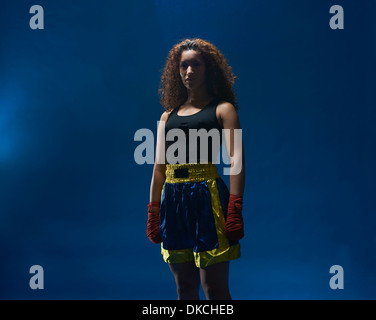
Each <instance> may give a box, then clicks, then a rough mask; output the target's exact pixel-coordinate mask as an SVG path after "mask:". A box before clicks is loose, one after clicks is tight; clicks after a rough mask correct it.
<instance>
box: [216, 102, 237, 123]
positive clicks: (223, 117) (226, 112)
mask: <svg viewBox="0 0 376 320" xmlns="http://www.w3.org/2000/svg"><path fill="white" fill-rule="evenodd" d="M216 113H217V118H218V120H219V121H220V123H221V124H222V126H223V127H228V126H230V127H233V126H235V127H239V126H240V124H239V117H238V112H237V111H236V108H235V106H234V105H233V104H232V103H230V102H227V101H221V102H219V103H218V106H217V112H216Z"/></svg>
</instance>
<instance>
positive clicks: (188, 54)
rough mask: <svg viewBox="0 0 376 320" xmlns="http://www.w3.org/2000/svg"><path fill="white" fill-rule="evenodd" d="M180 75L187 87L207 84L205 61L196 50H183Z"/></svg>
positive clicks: (192, 87) (191, 87)
mask: <svg viewBox="0 0 376 320" xmlns="http://www.w3.org/2000/svg"><path fill="white" fill-rule="evenodd" d="M179 71H180V77H181V80H182V81H183V84H184V85H185V87H186V88H187V89H194V88H198V87H200V86H202V85H205V61H204V59H203V58H202V57H201V54H200V53H199V52H197V51H195V50H186V51H183V52H182V54H181V58H180V63H179Z"/></svg>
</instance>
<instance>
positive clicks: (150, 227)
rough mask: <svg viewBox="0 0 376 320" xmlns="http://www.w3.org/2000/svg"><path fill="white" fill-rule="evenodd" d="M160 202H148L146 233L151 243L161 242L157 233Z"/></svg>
mask: <svg viewBox="0 0 376 320" xmlns="http://www.w3.org/2000/svg"><path fill="white" fill-rule="evenodd" d="M160 205H161V203H160V202H150V203H149V204H148V222H147V227H146V235H147V237H148V238H149V240H150V241H151V242H153V243H161V242H162V240H161V237H160V235H159V211H160Z"/></svg>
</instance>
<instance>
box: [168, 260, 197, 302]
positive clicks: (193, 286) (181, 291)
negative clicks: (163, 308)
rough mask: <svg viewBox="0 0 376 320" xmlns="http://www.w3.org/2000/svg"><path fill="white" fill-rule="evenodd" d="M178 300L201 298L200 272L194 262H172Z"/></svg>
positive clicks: (171, 266) (171, 267)
mask: <svg viewBox="0 0 376 320" xmlns="http://www.w3.org/2000/svg"><path fill="white" fill-rule="evenodd" d="M169 267H170V269H171V271H172V274H173V275H174V278H175V282H176V291H177V294H178V300H200V296H199V289H200V273H199V270H198V268H197V267H196V265H195V263H194V262H183V263H171V264H169Z"/></svg>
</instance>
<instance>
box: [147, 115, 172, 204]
mask: <svg viewBox="0 0 376 320" xmlns="http://www.w3.org/2000/svg"><path fill="white" fill-rule="evenodd" d="M167 118H168V114H167V113H166V112H164V113H163V114H162V116H161V119H160V122H159V126H158V132H157V145H156V152H155V155H156V156H155V162H154V168H153V175H152V178H151V184H150V202H161V193H162V188H163V184H164V182H165V179H166V164H165V161H164V159H165V154H166V149H165V141H164V140H165V136H164V124H165V123H166V121H167Z"/></svg>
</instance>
